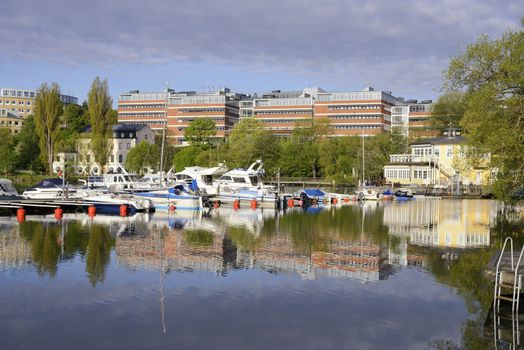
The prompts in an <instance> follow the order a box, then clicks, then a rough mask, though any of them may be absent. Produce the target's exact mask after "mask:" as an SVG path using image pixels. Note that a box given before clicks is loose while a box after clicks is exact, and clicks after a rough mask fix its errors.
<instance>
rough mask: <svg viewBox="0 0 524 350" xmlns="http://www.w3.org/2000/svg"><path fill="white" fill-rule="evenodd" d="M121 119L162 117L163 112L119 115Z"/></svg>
mask: <svg viewBox="0 0 524 350" xmlns="http://www.w3.org/2000/svg"><path fill="white" fill-rule="evenodd" d="M119 114H120V116H122V117H163V116H165V113H163V112H136V113H119Z"/></svg>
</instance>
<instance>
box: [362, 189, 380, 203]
mask: <svg viewBox="0 0 524 350" xmlns="http://www.w3.org/2000/svg"><path fill="white" fill-rule="evenodd" d="M357 197H358V199H359V200H366V201H378V200H381V199H382V193H379V192H377V191H376V190H374V189H371V188H365V189H361V190H359V191H357Z"/></svg>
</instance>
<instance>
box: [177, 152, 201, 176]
mask: <svg viewBox="0 0 524 350" xmlns="http://www.w3.org/2000/svg"><path fill="white" fill-rule="evenodd" d="M202 152H204V150H203V149H202V148H200V147H196V146H188V147H184V148H180V149H179V150H178V151H177V152H176V153H175V155H174V157H173V165H174V166H175V169H176V170H177V171H181V170H183V169H184V168H185V167H188V166H193V165H199V164H197V163H196V159H197V157H198V156H199V155H200V154H201V153H202Z"/></svg>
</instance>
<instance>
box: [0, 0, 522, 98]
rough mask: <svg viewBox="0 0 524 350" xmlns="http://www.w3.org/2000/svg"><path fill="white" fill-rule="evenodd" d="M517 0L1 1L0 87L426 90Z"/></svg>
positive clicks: (514, 18)
mask: <svg viewBox="0 0 524 350" xmlns="http://www.w3.org/2000/svg"><path fill="white" fill-rule="evenodd" d="M522 5H523V4H522V1H521V0H505V1H502V2H501V1H494V0H478V1H473V0H438V1H429V0H405V1H391V0H377V1H361V0H317V1H305V0H284V1H283V0H280V1H277V0H263V1H261V0H258V1H250V0H193V1H190V0H186V1H179V0H148V1H144V0H142V1H137V0H88V1H84V0H77V1H69V0H47V1H40V0H2V1H1V2H0V13H1V14H2V23H1V24H0V38H1V40H0V52H1V55H0V87H2V88H19V89H36V88H38V86H39V85H40V84H42V83H43V82H48V83H50V82H57V83H58V84H59V85H60V86H61V89H62V93H65V94H71V95H74V96H77V97H78V98H79V100H80V101H83V100H85V99H86V95H87V91H88V90H89V87H90V85H91V82H92V81H93V79H94V78H95V77H96V76H100V77H101V78H103V79H108V81H109V87H110V91H111V94H112V96H113V99H114V104H115V105H116V100H117V99H118V95H119V94H120V93H123V92H127V91H129V90H135V89H138V90H140V91H160V90H163V89H165V87H166V84H167V85H168V86H169V87H170V88H172V89H175V90H178V91H181V90H196V91H209V90H213V89H218V88H221V87H224V86H227V87H228V88H230V89H232V90H233V91H237V92H243V93H255V92H257V93H263V92H267V91H270V90H275V89H280V90H301V89H303V88H304V87H307V86H319V87H321V88H323V89H325V90H346V91H359V90H362V89H363V88H364V87H366V86H368V85H370V86H373V87H374V88H375V89H376V90H386V91H391V92H392V93H393V95H395V96H402V97H406V98H415V99H422V100H425V99H436V97H438V95H439V94H440V91H441V86H442V72H443V71H444V70H445V68H446V67H447V65H448V63H449V60H450V58H451V57H453V56H455V55H457V54H459V53H460V52H461V51H463V50H464V49H465V48H466V47H467V45H468V44H470V43H473V42H474V41H475V40H476V39H477V38H478V37H479V36H480V35H482V34H486V35H488V36H489V37H491V38H499V37H500V36H501V34H502V33H503V32H505V31H507V30H514V29H517V28H519V22H520V17H522V16H524V6H522Z"/></svg>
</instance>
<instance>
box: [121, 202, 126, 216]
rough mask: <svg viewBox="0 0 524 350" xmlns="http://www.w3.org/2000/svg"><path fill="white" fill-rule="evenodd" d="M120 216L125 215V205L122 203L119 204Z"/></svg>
mask: <svg viewBox="0 0 524 350" xmlns="http://www.w3.org/2000/svg"><path fill="white" fill-rule="evenodd" d="M120 216H127V205H126V204H122V205H121V206H120Z"/></svg>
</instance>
